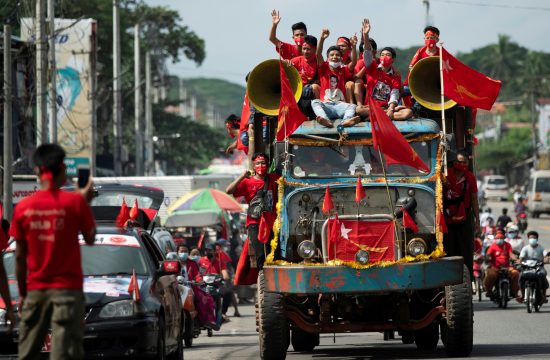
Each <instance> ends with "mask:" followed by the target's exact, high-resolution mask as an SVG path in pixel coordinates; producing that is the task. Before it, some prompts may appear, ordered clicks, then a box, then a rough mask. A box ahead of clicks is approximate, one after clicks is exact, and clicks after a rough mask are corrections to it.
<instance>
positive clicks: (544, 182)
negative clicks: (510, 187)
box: [535, 178, 550, 193]
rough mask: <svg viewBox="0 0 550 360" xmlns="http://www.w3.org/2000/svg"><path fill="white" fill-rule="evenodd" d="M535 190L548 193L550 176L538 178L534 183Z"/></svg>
mask: <svg viewBox="0 0 550 360" xmlns="http://www.w3.org/2000/svg"><path fill="white" fill-rule="evenodd" d="M535 191H536V192H546V193H550V178H538V179H537V182H536V183H535Z"/></svg>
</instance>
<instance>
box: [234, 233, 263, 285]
mask: <svg viewBox="0 0 550 360" xmlns="http://www.w3.org/2000/svg"><path fill="white" fill-rule="evenodd" d="M257 281H258V268H251V267H250V257H249V256H248V238H247V239H246V240H245V242H244V245H243V251H242V252H241V256H240V257H239V262H238V264H237V270H236V271H235V279H234V280H233V283H234V284H235V286H237V285H252V284H256V282H257Z"/></svg>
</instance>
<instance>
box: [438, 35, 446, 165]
mask: <svg viewBox="0 0 550 360" xmlns="http://www.w3.org/2000/svg"><path fill="white" fill-rule="evenodd" d="M443 44H444V43H443V42H441V43H440V45H439V48H440V49H439V80H440V84H439V85H440V87H441V128H442V129H443V140H442V141H443V143H444V145H445V146H444V151H443V171H444V173H445V176H447V150H446V148H447V144H446V142H447V136H446V135H447V124H446V120H445V87H444V82H443Z"/></svg>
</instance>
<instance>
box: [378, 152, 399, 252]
mask: <svg viewBox="0 0 550 360" xmlns="http://www.w3.org/2000/svg"><path fill="white" fill-rule="evenodd" d="M378 155H379V156H380V165H382V173H383V174H384V182H385V184H386V192H387V194H388V202H389V204H390V210H391V216H392V219H393V220H392V221H393V233H394V235H395V236H396V238H397V241H398V246H397V257H398V258H399V259H400V258H401V246H399V233H398V231H397V227H396V226H395V223H396V221H395V209H394V207H393V203H392V201H391V195H390V186H389V185H388V176H387V175H386V168H385V167H384V159H383V157H382V151H381V150H380V147H379V148H378Z"/></svg>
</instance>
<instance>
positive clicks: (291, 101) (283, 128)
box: [277, 61, 306, 141]
mask: <svg viewBox="0 0 550 360" xmlns="http://www.w3.org/2000/svg"><path fill="white" fill-rule="evenodd" d="M279 70H280V71H279V72H280V77H281V102H280V104H279V122H278V124H277V141H283V140H284V139H285V138H286V137H287V136H288V135H290V134H292V133H293V132H294V130H296V129H297V128H298V126H300V125H302V123H303V122H304V121H305V120H306V116H305V115H304V114H303V113H302V112H301V111H300V109H299V108H298V104H296V99H295V98H294V91H292V87H291V86H290V81H288V77H287V76H286V72H285V69H284V65H283V62H282V61H279Z"/></svg>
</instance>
